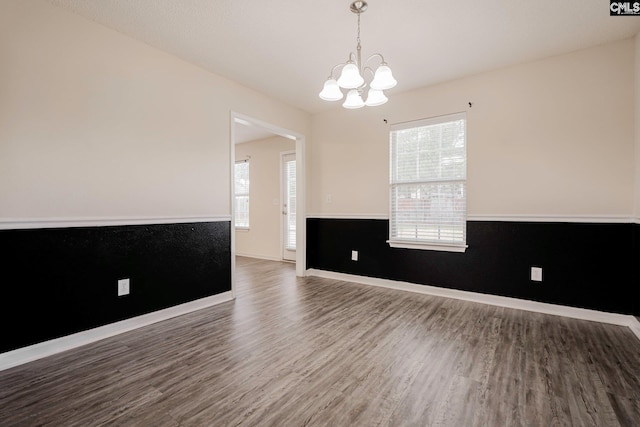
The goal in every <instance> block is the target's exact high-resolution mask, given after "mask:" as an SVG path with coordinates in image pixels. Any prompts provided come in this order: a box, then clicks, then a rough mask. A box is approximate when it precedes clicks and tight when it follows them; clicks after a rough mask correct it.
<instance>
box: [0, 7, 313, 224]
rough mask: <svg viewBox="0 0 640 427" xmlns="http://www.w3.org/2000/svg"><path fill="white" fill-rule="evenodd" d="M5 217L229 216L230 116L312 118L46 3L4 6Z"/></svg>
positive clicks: (0, 148) (304, 125) (0, 133)
mask: <svg viewBox="0 0 640 427" xmlns="http://www.w3.org/2000/svg"><path fill="white" fill-rule="evenodd" d="M0 55H1V58H2V59H1V60H2V67H0V93H1V94H2V96H0V200H2V203H1V204H0V218H12V219H13V218H59V217H65V218H69V217H83V218H84V217H130V216H134V217H138V216H166V217H173V216H187V215H229V214H230V204H229V203H230V181H229V177H230V170H229V163H230V162H229V159H230V153H229V133H230V112H231V111H236V112H240V113H243V114H247V115H249V116H251V117H255V118H257V119H260V120H264V121H265V122H268V123H273V124H274V125H277V126H281V127H284V128H287V129H291V130H292V131H295V132H298V133H300V134H308V133H309V126H310V116H309V115H308V114H307V113H305V112H303V111H301V110H298V109H295V108H291V107H289V106H286V105H284V104H282V103H279V102H276V101H274V100H272V99H270V98H268V97H266V96H264V95H261V94H259V93H257V92H255V91H252V90H250V89H247V88H245V87H243V86H240V85H238V84H236V83H234V82H232V81H229V80H226V79H224V78H221V77H219V76H216V75H214V74H212V73H210V72H207V71H205V70H203V69H201V68H199V67H196V66H194V65H191V64H188V63H186V62H184V61H182V60H180V59H178V58H176V57H173V56H171V55H169V54H166V53H163V52H161V51H159V50H157V49H154V48H152V47H149V46H148V45H146V44H144V43H141V42H138V41H135V40H133V39H131V38H129V37H127V36H125V35H122V34H120V33H118V32H115V31H113V30H111V29H108V28H106V27H103V26H101V25H99V24H96V23H94V22H92V21H89V20H86V19H84V18H81V17H79V16H76V15H74V14H71V13H69V12H67V11H64V10H62V9H60V8H58V7H56V6H54V5H51V4H49V3H46V2H44V1H41V0H33V1H28V2H25V1H20V0H7V1H2V2H0Z"/></svg>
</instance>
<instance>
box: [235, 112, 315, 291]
mask: <svg viewBox="0 0 640 427" xmlns="http://www.w3.org/2000/svg"><path fill="white" fill-rule="evenodd" d="M247 133H255V134H258V135H260V134H261V135H271V136H280V137H284V138H288V139H290V140H292V141H295V155H294V156H295V189H294V190H293V191H292V193H291V195H292V196H294V197H293V198H290V199H289V201H288V203H287V204H288V208H289V207H290V205H291V202H292V200H293V202H294V203H295V212H294V214H293V215H292V214H291V212H290V211H287V212H288V213H287V215H286V216H287V221H288V223H289V228H288V230H289V231H294V233H292V234H289V235H288V237H287V238H289V236H291V235H293V236H294V237H293V239H294V241H295V246H293V245H291V244H289V247H290V248H291V247H292V246H293V247H294V248H295V250H293V251H291V250H289V251H288V254H287V256H288V257H289V258H291V262H295V264H296V275H297V276H300V277H302V276H304V275H305V272H306V212H305V199H306V197H305V196H306V195H305V137H304V135H301V134H298V133H296V132H293V131H290V130H288V129H284V128H280V127H278V126H275V125H272V124H269V123H266V122H263V121H260V120H257V119H254V118H252V117H248V116H245V115H243V114H239V113H235V112H232V113H231V138H230V140H231V141H230V144H231V147H230V153H231V156H230V157H231V159H230V160H231V161H230V170H231V179H230V182H231V200H230V206H231V230H232V232H231V282H232V291H233V289H234V285H233V282H234V272H235V255H236V236H235V228H236V227H235V183H234V173H233V171H234V168H235V164H236V157H235V155H236V150H235V145H236V143H237V142H239V141H240V139H241V138H243V135H246V134H247ZM238 160H240V159H238ZM282 200H284V199H282ZM281 207H282V206H281ZM283 211H284V209H283ZM282 216H283V217H284V216H285V215H282ZM284 230H286V228H285V227H283V231H282V233H281V236H282V239H281V240H282V242H283V243H282V246H283V247H284V246H285V244H286V243H287V239H285V238H284V237H285V236H284V233H285V231H284ZM289 243H290V242H289ZM282 252H283V258H284V250H283V251H282Z"/></svg>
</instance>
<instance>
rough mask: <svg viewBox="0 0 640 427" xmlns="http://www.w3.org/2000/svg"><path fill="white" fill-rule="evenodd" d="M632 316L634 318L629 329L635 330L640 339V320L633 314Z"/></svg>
mask: <svg viewBox="0 0 640 427" xmlns="http://www.w3.org/2000/svg"><path fill="white" fill-rule="evenodd" d="M631 317H632V320H631V322H630V323H631V324H630V325H629V329H631V332H633V333H634V334H635V335H636V336H637V337H638V339H640V320H638V319H637V318H635V317H633V316H631Z"/></svg>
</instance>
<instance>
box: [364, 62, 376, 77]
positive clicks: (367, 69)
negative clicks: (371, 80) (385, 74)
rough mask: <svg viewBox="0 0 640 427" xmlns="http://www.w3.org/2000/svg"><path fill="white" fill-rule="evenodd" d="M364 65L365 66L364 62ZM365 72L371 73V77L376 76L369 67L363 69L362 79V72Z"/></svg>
mask: <svg viewBox="0 0 640 427" xmlns="http://www.w3.org/2000/svg"><path fill="white" fill-rule="evenodd" d="M367 61H368V59H367ZM365 64H366V62H365ZM365 71H369V72H370V73H371V76H372V77H374V76H375V75H376V73H375V72H374V71H373V70H372V69H371V67H364V69H363V70H362V74H363V75H362V77H364V72H365Z"/></svg>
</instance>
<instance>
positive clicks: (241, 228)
mask: <svg viewBox="0 0 640 427" xmlns="http://www.w3.org/2000/svg"><path fill="white" fill-rule="evenodd" d="M236 231H249V227H236Z"/></svg>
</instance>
